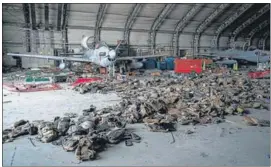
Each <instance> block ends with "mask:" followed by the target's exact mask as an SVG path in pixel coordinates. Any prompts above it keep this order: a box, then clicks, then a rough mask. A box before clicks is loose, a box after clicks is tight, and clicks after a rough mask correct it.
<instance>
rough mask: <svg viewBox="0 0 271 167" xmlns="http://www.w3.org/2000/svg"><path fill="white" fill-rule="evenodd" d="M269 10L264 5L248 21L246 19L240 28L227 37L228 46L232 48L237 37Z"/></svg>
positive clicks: (267, 5)
mask: <svg viewBox="0 0 271 167" xmlns="http://www.w3.org/2000/svg"><path fill="white" fill-rule="evenodd" d="M268 10H270V5H269V4H266V5H265V6H264V7H262V8H261V9H260V10H258V11H257V12H256V13H255V14H253V15H252V16H251V17H250V18H249V19H247V20H246V21H245V22H243V23H242V24H241V25H240V26H238V27H237V28H236V29H235V30H234V31H233V32H232V33H231V36H230V37H229V45H230V46H232V47H233V46H234V43H235V40H236V38H237V37H238V35H239V34H240V33H241V32H242V31H243V30H244V29H245V28H246V27H248V26H249V25H250V24H251V23H253V22H254V21H256V20H257V19H258V18H259V17H261V16H262V15H263V14H264V13H265V12H267V11H268Z"/></svg>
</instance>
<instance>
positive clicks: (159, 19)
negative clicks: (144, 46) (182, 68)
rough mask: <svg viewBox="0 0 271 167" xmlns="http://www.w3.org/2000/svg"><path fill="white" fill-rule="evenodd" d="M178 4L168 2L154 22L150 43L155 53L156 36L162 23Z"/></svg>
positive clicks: (150, 33)
mask: <svg viewBox="0 0 271 167" xmlns="http://www.w3.org/2000/svg"><path fill="white" fill-rule="evenodd" d="M175 5H176V4H166V5H165V7H164V8H163V9H162V11H161V12H160V13H159V14H158V16H157V17H156V18H155V20H154V22H153V23H152V26H151V29H150V32H149V40H148V41H149V45H150V49H151V51H152V52H153V53H155V44H156V41H155V38H156V33H157V30H158V29H159V28H160V26H161V25H162V23H163V21H164V20H165V18H166V17H167V16H168V15H169V14H170V13H171V12H172V11H173V9H174V7H175Z"/></svg>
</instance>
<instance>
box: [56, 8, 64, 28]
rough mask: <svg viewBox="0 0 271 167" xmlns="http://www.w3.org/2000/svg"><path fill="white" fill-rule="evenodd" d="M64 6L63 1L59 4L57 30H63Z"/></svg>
mask: <svg viewBox="0 0 271 167" xmlns="http://www.w3.org/2000/svg"><path fill="white" fill-rule="evenodd" d="M62 6H63V4H62V3H60V4H58V9H57V31H60V30H61V15H62Z"/></svg>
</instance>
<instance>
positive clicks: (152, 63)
mask: <svg viewBox="0 0 271 167" xmlns="http://www.w3.org/2000/svg"><path fill="white" fill-rule="evenodd" d="M144 67H145V68H146V69H155V67H156V61H155V60H154V59H148V60H147V61H146V62H144Z"/></svg>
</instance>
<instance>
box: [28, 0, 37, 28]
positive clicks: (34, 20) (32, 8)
mask: <svg viewBox="0 0 271 167" xmlns="http://www.w3.org/2000/svg"><path fill="white" fill-rule="evenodd" d="M30 10H31V24H32V29H33V30H37V27H36V25H37V24H36V11H35V4H34V3H31V4H30Z"/></svg>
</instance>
